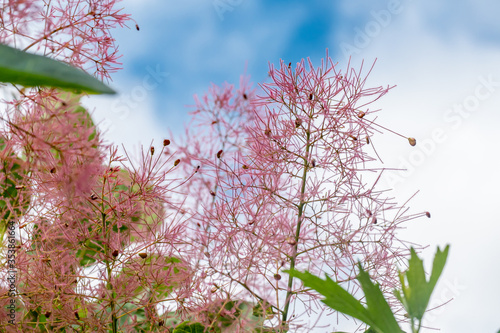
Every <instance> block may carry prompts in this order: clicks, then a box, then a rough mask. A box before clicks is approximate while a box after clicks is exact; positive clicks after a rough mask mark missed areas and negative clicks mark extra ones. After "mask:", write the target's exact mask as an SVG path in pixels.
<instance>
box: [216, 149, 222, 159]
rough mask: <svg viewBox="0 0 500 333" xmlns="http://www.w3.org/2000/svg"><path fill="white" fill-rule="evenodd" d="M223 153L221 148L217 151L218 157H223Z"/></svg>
mask: <svg viewBox="0 0 500 333" xmlns="http://www.w3.org/2000/svg"><path fill="white" fill-rule="evenodd" d="M222 153H223V151H222V149H221V150H219V151H218V152H217V158H221V157H222Z"/></svg>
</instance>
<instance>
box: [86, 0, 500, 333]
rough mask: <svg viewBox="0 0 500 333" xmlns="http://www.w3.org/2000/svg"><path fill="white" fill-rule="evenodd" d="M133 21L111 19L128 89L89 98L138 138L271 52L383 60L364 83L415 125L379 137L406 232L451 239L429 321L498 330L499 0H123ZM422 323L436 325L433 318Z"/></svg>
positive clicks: (118, 138)
mask: <svg viewBox="0 0 500 333" xmlns="http://www.w3.org/2000/svg"><path fill="white" fill-rule="evenodd" d="M122 4H123V6H124V7H125V11H127V12H129V13H131V14H132V18H133V19H134V20H135V21H136V22H137V23H138V25H139V27H140V31H137V30H136V29H135V27H134V24H131V25H130V28H131V29H123V30H119V31H116V33H115V36H116V37H117V40H118V43H119V45H120V50H121V52H122V53H123V54H124V56H123V58H122V61H123V67H124V69H123V70H122V71H121V72H119V73H117V74H116V75H115V76H114V78H113V79H114V81H113V82H112V86H113V87H114V88H115V89H117V90H118V91H119V92H120V94H119V95H118V96H114V97H91V98H90V99H88V100H87V101H86V104H87V105H88V106H90V107H95V117H96V120H98V121H99V122H101V126H102V128H104V129H106V130H107V138H108V139H109V140H111V141H114V142H116V143H124V144H125V145H126V147H128V148H130V149H133V148H134V147H137V146H138V145H139V144H140V143H142V144H145V145H148V144H149V143H150V142H151V140H153V139H154V140H155V141H156V142H160V140H161V139H163V138H164V137H166V136H168V135H169V134H168V133H169V131H173V132H174V133H178V131H179V130H180V129H182V124H183V123H185V122H186V121H188V116H187V112H188V110H189V108H186V107H185V106H186V105H191V104H193V98H192V96H193V94H203V92H204V91H206V89H207V87H208V86H209V85H210V83H211V82H213V83H216V84H221V83H223V82H224V81H227V82H229V83H238V81H239V77H240V75H241V74H242V73H244V72H245V71H246V73H247V74H249V75H251V77H252V80H253V81H254V82H263V81H264V80H266V79H267V78H266V77H267V69H268V64H269V62H270V63H274V64H277V63H278V62H279V59H283V60H284V61H286V62H292V63H295V62H297V61H300V59H301V58H304V57H310V58H311V60H312V61H313V62H314V63H316V64H317V63H319V62H320V60H321V58H322V57H324V55H325V50H326V49H327V48H328V49H329V52H330V56H331V57H332V58H333V59H334V61H337V62H338V63H339V65H340V66H341V68H342V67H344V66H345V64H346V63H347V61H348V59H349V57H350V56H351V57H352V61H353V63H354V64H359V63H360V62H361V60H363V59H364V60H365V62H367V63H370V64H371V63H372V62H373V61H375V59H377V62H376V65H375V68H374V70H373V72H372V76H371V79H370V81H369V82H370V84H372V85H397V87H395V88H394V89H393V90H392V91H391V92H390V93H389V94H388V95H386V96H385V97H384V98H383V99H382V100H380V101H379V103H378V104H377V107H380V108H382V109H383V112H381V113H380V118H379V123H381V124H384V125H385V126H386V127H388V128H391V129H394V130H397V131H398V132H400V133H402V134H404V135H407V136H413V137H415V138H416V139H417V146H415V147H411V146H410V145H408V142H407V141H406V140H404V139H403V138H400V137H398V136H395V135H393V134H390V133H387V134H383V135H379V136H378V137H376V138H375V144H376V146H377V149H378V152H379V153H380V155H381V157H382V159H383V160H384V163H385V166H386V167H387V168H404V169H406V171H395V172H392V173H387V174H386V176H387V177H386V178H385V179H384V182H385V185H386V186H388V187H391V188H394V192H393V194H394V196H396V198H398V200H399V201H400V202H404V201H406V199H408V198H409V197H410V196H412V195H413V194H414V193H415V192H417V191H419V192H418V194H417V196H416V197H415V198H414V199H413V200H412V201H411V203H410V205H411V206H412V208H413V209H414V211H429V212H431V214H432V218H431V219H420V220H416V221H412V222H411V223H410V224H408V225H407V230H405V231H404V232H403V233H402V234H401V236H402V237H403V238H405V239H407V240H409V241H412V242H415V243H418V244H421V245H429V247H428V248H427V249H426V250H424V252H423V255H424V257H425V258H426V260H427V267H429V264H430V263H429V260H430V259H431V258H432V256H433V254H434V252H435V249H436V246H437V245H439V246H444V245H445V244H451V252H450V257H449V260H448V264H447V266H446V268H445V272H444V274H443V276H442V280H441V281H440V282H439V284H438V288H437V290H436V292H435V294H434V302H435V304H436V305H438V304H441V303H444V302H447V301H449V300H450V299H453V300H452V301H451V302H450V303H448V304H447V305H446V306H444V307H441V308H438V309H437V310H435V311H433V312H431V313H429V314H428V315H427V319H428V321H427V325H428V326H430V327H432V328H439V329H441V332H446V333H447V332H450V333H451V332H453V333H457V332H497V331H498V329H500V320H498V319H497V318H498V311H499V310H500V286H499V284H498V283H497V281H498V276H499V273H500V269H499V268H498V264H497V262H498V256H499V254H500V217H499V216H500V215H499V209H498V208H497V207H498V205H499V202H500V195H499V192H498V187H499V185H500V176H499V174H500V173H499V172H498V167H499V163H498V162H499V157H498V155H499V154H498V153H497V152H498V151H499V150H500V149H499V148H498V147H499V140H500V131H498V129H497V127H498V126H499V125H500V116H499V113H500V20H498V14H499V13H500V3H498V2H497V1H493V0H491V1H489V0H480V1H472V0H462V1H450V0H443V1H439V2H436V1H430V0H421V1H411V0H401V1H397V0H395V1H392V0H389V1H366V0H365V1H361V0H349V1H348V0H341V1H307V2H306V1H290V0H289V1H267V2H266V1H261V0H260V1H259V0H254V1H250V0H209V1H206V0H205V1H201V0H193V1H165V0H142V1H134V0H126V1H123V3H122ZM426 332H435V331H434V330H426Z"/></svg>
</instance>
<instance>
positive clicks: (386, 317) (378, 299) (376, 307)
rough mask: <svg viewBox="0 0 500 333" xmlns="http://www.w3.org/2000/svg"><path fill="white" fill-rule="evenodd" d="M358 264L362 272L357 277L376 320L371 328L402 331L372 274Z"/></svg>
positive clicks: (386, 332)
mask: <svg viewBox="0 0 500 333" xmlns="http://www.w3.org/2000/svg"><path fill="white" fill-rule="evenodd" d="M358 265H359V270H360V272H359V275H358V278H357V279H358V281H359V283H360V284H361V288H362V289H363V292H364V294H365V297H366V305H367V308H368V311H369V313H370V317H371V318H372V320H373V322H374V324H372V325H370V326H371V328H373V329H374V330H378V331H379V332H381V333H382V332H383V333H389V332H401V328H400V327H399V325H398V322H397V321H396V318H394V314H393V313H392V310H391V308H390V306H389V304H387V301H386V300H385V298H384V295H383V294H382V291H380V288H379V286H378V285H376V284H374V283H373V282H372V281H371V279H370V275H369V274H368V273H367V272H365V271H364V270H363V267H361V264H358Z"/></svg>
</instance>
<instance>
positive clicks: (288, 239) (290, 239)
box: [286, 237, 297, 246]
mask: <svg viewBox="0 0 500 333" xmlns="http://www.w3.org/2000/svg"><path fill="white" fill-rule="evenodd" d="M286 242H287V243H288V244H290V245H292V246H293V245H295V244H297V242H296V241H295V238H293V237H287V238H286Z"/></svg>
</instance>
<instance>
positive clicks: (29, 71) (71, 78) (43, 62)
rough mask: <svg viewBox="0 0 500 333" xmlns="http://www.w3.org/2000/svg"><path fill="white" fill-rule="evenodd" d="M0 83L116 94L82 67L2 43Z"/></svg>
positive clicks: (0, 46)
mask: <svg viewBox="0 0 500 333" xmlns="http://www.w3.org/2000/svg"><path fill="white" fill-rule="evenodd" d="M0 82H8V83H13V84H20V85H23V86H25V87H34V86H47V87H53V88H61V89H64V90H73V91H76V92H86V93H89V94H115V93H116V92H115V91H114V90H113V89H111V88H110V87H108V86H107V85H105V84H104V83H102V82H101V81H99V80H98V79H96V78H95V77H93V76H92V75H89V74H87V73H85V72H84V71H83V70H81V69H79V68H76V67H72V66H70V65H68V64H66V63H64V62H60V61H57V60H54V59H51V58H48V57H44V56H41V55H36V54H31V53H28V52H24V51H21V50H18V49H15V48H12V47H10V46H7V45H2V44H0Z"/></svg>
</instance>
